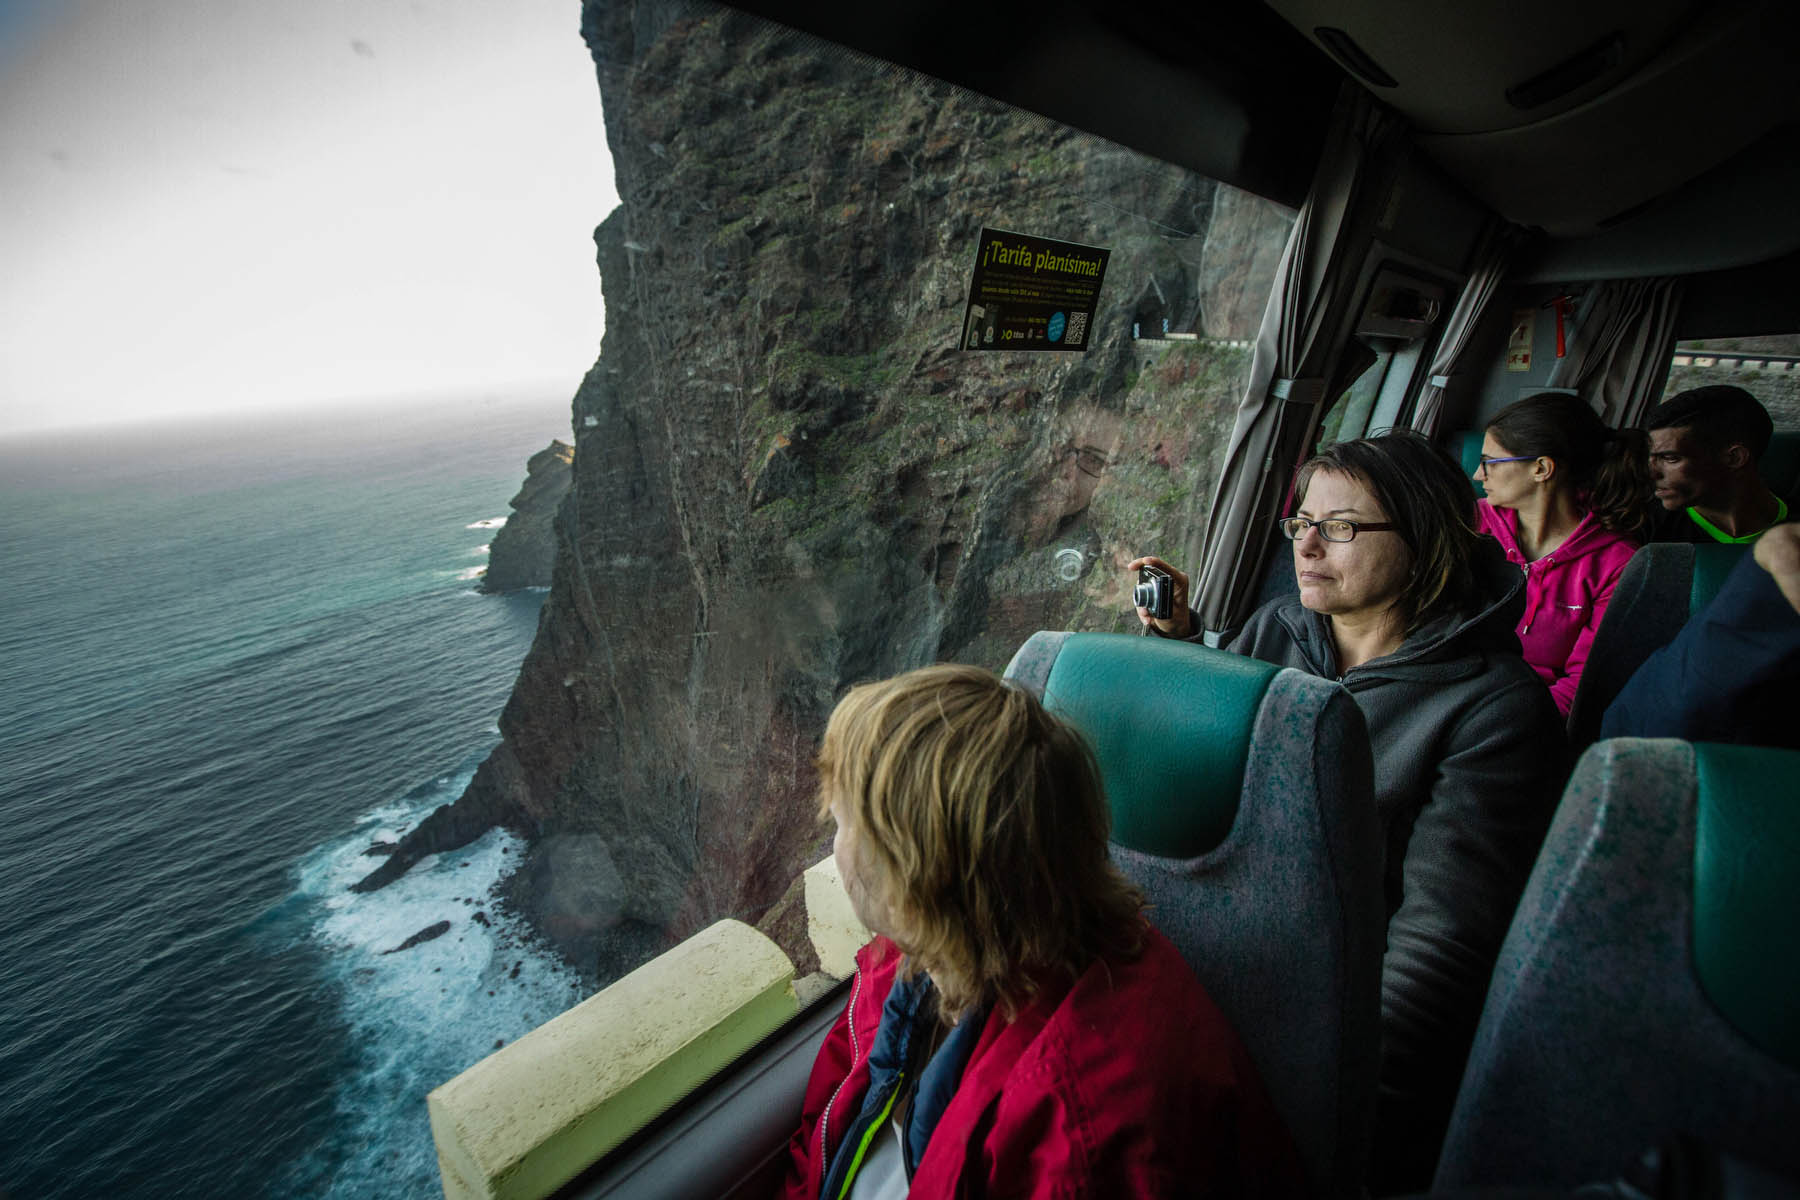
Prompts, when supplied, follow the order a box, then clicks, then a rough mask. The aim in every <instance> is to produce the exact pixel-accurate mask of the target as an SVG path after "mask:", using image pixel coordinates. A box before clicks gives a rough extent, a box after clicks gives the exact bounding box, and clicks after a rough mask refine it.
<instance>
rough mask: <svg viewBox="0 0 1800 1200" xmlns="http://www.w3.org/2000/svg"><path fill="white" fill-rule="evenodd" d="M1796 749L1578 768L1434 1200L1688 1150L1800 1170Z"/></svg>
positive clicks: (1580, 1177)
mask: <svg viewBox="0 0 1800 1200" xmlns="http://www.w3.org/2000/svg"><path fill="white" fill-rule="evenodd" d="M1797 776H1800V752H1796V751H1792V750H1776V749H1767V748H1762V747H1749V746H1716V745H1708V744H1705V743H1701V744H1698V745H1690V744H1689V743H1687V742H1681V741H1675V740H1673V739H1655V740H1651V739H1635V738H1617V739H1614V740H1611V741H1605V742H1601V743H1600V744H1598V745H1596V746H1594V747H1593V748H1592V749H1590V750H1589V751H1588V752H1587V754H1586V755H1584V756H1583V758H1582V760H1581V762H1580V764H1579V765H1578V766H1577V767H1576V770H1575V774H1574V776H1573V778H1572V779H1571V780H1570V782H1569V787H1568V789H1567V791H1566V792H1565V793H1564V795H1563V801H1562V807H1561V808H1560V809H1559V810H1558V811H1557V814H1556V820H1555V822H1554V823H1553V825H1552V827H1551V830H1550V834H1549V837H1548V838H1547V839H1546V840H1545V842H1544V848H1543V851H1542V853H1540V854H1539V856H1538V861H1537V866H1536V868H1535V870H1534V871H1533V872H1532V876H1531V881H1530V883H1529V884H1528V885H1527V886H1526V889H1525V895H1524V898H1523V899H1522V900H1521V902H1520V904H1519V909H1518V912H1517V914H1516V915H1515V916H1514V918H1513V923H1512V928H1511V929H1510V931H1509V932H1508V934H1507V938H1506V942H1505V944H1504V945H1503V946H1502V948H1501V951H1500V958H1499V962H1498V965H1497V966H1496V967H1495V970H1494V978H1493V983H1492V984H1491V986H1490V987H1489V989H1488V996H1487V1005H1486V1007H1485V1008H1484V1010H1483V1012H1482V1018H1481V1025H1480V1028H1479V1030H1478V1032H1477V1034H1476V1038H1475V1045H1474V1049H1473V1050H1472V1051H1471V1053H1470V1056H1469V1065H1468V1069H1467V1072H1466V1074H1465V1075H1464V1076H1463V1085H1462V1091H1461V1093H1460V1094H1459V1095H1458V1097H1457V1104H1456V1110H1455V1113H1454V1114H1453V1116H1452V1117H1451V1121H1450V1131H1449V1136H1448V1138H1447V1139H1446V1141H1445V1144H1444V1152H1443V1156H1442V1158H1441V1159H1440V1160H1439V1162H1438V1170H1437V1178H1436V1182H1435V1186H1434V1189H1433V1190H1434V1191H1446V1190H1450V1189H1457V1188H1462V1189H1471V1190H1475V1189H1486V1188H1498V1187H1503V1186H1504V1187H1536V1188H1557V1189H1561V1188H1569V1187H1573V1186H1575V1185H1578V1184H1582V1183H1586V1182H1589V1181H1592V1180H1597V1179H1609V1178H1612V1177H1613V1174H1614V1173H1615V1172H1616V1171H1617V1170H1618V1168H1619V1167H1620V1166H1621V1165H1622V1164H1624V1163H1625V1162H1626V1161H1627V1160H1628V1159H1629V1158H1630V1157H1632V1156H1634V1155H1635V1154H1636V1153H1637V1152H1639V1151H1641V1150H1642V1149H1644V1148H1645V1147H1646V1146H1650V1145H1652V1144H1654V1143H1656V1142H1658V1141H1660V1140H1661V1139H1663V1138H1664V1137H1665V1136H1667V1135H1670V1134H1674V1133H1682V1134H1687V1135H1691V1136H1693V1137H1697V1138H1699V1139H1701V1140H1702V1141H1704V1142H1709V1143H1712V1144H1715V1145H1717V1146H1718V1147H1719V1148H1720V1149H1721V1150H1724V1151H1726V1152H1729V1153H1734V1154H1738V1155H1741V1156H1742V1157H1743V1158H1745V1159H1746V1160H1748V1161H1752V1162H1759V1163H1761V1164H1763V1165H1764V1166H1767V1167H1770V1168H1773V1169H1775V1170H1777V1171H1784V1172H1787V1173H1789V1174H1792V1173H1795V1172H1800V1139H1797V1138H1795V1137H1794V1136H1793V1135H1794V1131H1795V1130H1796V1129H1800V1020H1797V1019H1796V1016H1795V1012H1796V1010H1795V1008H1794V997H1795V995H1797V994H1800V927H1797V926H1796V924H1795V922H1794V915H1795V913H1796V912H1800V806H1796V805H1795V804H1794V786H1793V780H1794V779H1795V778H1796V777H1797Z"/></svg>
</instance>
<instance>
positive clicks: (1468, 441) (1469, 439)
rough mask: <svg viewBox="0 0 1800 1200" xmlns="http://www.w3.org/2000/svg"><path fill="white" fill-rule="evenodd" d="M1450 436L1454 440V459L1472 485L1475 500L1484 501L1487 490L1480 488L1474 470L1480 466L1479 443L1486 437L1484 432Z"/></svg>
mask: <svg viewBox="0 0 1800 1200" xmlns="http://www.w3.org/2000/svg"><path fill="white" fill-rule="evenodd" d="M1451 436H1452V437H1454V438H1455V439H1456V440H1455V443H1454V446H1455V449H1456V457H1457V458H1458V460H1460V461H1461V463H1462V469H1463V474H1464V475H1467V476H1468V477H1469V482H1470V483H1471V484H1473V485H1474V488H1475V498H1476V499H1478V500H1485V499H1486V498H1487V489H1486V488H1484V487H1482V486H1481V481H1480V480H1479V479H1476V478H1475V468H1476V467H1479V466H1480V465H1481V441H1482V438H1483V437H1485V436H1486V431H1484V430H1480V429H1471V430H1469V431H1468V432H1467V433H1458V434H1452V435H1451Z"/></svg>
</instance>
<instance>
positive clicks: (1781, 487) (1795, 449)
mask: <svg viewBox="0 0 1800 1200" xmlns="http://www.w3.org/2000/svg"><path fill="white" fill-rule="evenodd" d="M1756 470H1757V473H1758V474H1760V475H1761V476H1762V478H1763V482H1764V483H1766V484H1767V485H1768V486H1769V490H1770V491H1772V492H1774V493H1775V494H1776V495H1777V496H1787V497H1792V496H1793V494H1794V491H1795V489H1796V488H1800V433H1778V434H1775V435H1774V436H1773V437H1771V438H1770V439H1769V448H1768V449H1767V450H1764V451H1763V456H1762V458H1760V459H1758V460H1757V463H1756Z"/></svg>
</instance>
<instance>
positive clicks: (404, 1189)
mask: <svg viewBox="0 0 1800 1200" xmlns="http://www.w3.org/2000/svg"><path fill="white" fill-rule="evenodd" d="M468 779H469V776H468V775H467V774H464V775H462V776H460V777H457V778H454V779H448V778H447V779H445V780H442V781H439V787H438V788H434V789H432V793H431V794H429V795H426V796H424V797H422V798H420V799H419V800H418V801H416V802H414V803H411V804H404V805H396V804H389V805H385V806H383V807H381V808H377V809H375V810H373V811H371V812H369V813H368V814H366V815H365V816H364V817H363V818H362V820H361V821H360V822H358V824H357V827H356V830H355V831H354V832H353V833H352V834H351V835H350V836H349V837H346V838H344V839H343V840H341V841H338V842H335V843H332V844H331V845H328V846H324V847H322V848H320V849H319V850H318V851H316V852H314V853H313V854H312V855H311V856H310V857H309V858H307V859H306V860H305V861H304V862H302V864H301V866H300V879H299V888H298V892H299V895H300V896H301V897H302V899H303V900H304V901H305V903H306V904H307V907H308V909H309V912H310V914H311V915H310V927H311V937H312V938H313V939H314V940H315V941H316V942H317V943H318V944H319V945H320V946H321V947H322V948H323V949H324V951H325V957H326V961H327V963H328V964H329V965H328V968H327V979H326V986H327V987H328V988H330V989H331V990H332V992H333V993H335V995H336V997H337V999H338V1001H339V1003H340V1005H341V1009H342V1014H343V1019H344V1022H345V1025H346V1026H347V1028H348V1030H349V1037H350V1041H351V1045H352V1047H353V1049H354V1054H355V1065H354V1067H353V1068H352V1070H351V1071H350V1073H349V1074H348V1075H347V1076H346V1077H344V1078H343V1079H341V1080H340V1081H339V1090H338V1095H337V1097H336V1099H335V1107H336V1109H337V1112H338V1129H337V1131H336V1134H335V1135H334V1137H333V1139H332V1144H331V1145H329V1146H324V1147H320V1148H319V1149H318V1150H317V1151H316V1152H315V1153H314V1154H312V1155H311V1156H309V1157H308V1159H307V1160H305V1161H303V1162H301V1163H297V1164H295V1165H294V1168H293V1172H292V1174H293V1178H292V1179H290V1180H287V1181H285V1184H284V1189H287V1190H291V1191H292V1192H293V1194H299V1193H301V1192H305V1193H308V1194H325V1195H344V1196H365V1195H425V1194H428V1193H430V1192H433V1191H435V1190H437V1188H438V1186H439V1184H438V1176H437V1160H436V1156H435V1152H434V1150H433V1147H432V1141H431V1131H430V1127H429V1125H428V1124H427V1121H426V1118H425V1103H424V1101H425V1093H426V1092H428V1091H430V1090H431V1089H432V1088H434V1087H436V1086H437V1085H438V1084H440V1083H443V1082H444V1081H446V1080H448V1079H450V1078H452V1077H453V1076H455V1075H456V1074H458V1073H460V1072H461V1071H463V1070H464V1069H465V1068H467V1067H468V1066H470V1065H471V1064H473V1063H475V1062H477V1061H479V1060H480V1059H481V1058H483V1057H484V1056H486V1055H488V1054H490V1053H492V1052H493V1050H494V1048H495V1044H496V1042H511V1041H513V1040H514V1039H515V1038H518V1037H520V1036H522V1035H523V1034H525V1033H526V1032H528V1031H529V1030H531V1029H534V1028H536V1027H537V1026H538V1025H541V1024H543V1023H544V1022H545V1021H547V1020H549V1019H550V1018H551V1017H553V1016H555V1015H556V1014H557V1013H559V1012H561V1011H563V1010H564V1009H566V1008H568V1007H569V1006H570V1005H571V1004H574V1003H575V1002H576V1001H577V1000H579V999H581V992H580V990H579V980H578V979H577V977H576V975H575V973H574V972H573V971H571V970H569V969H568V967H567V966H565V965H564V964H563V963H562V962H561V961H560V960H557V959H556V958H554V956H552V955H550V954H548V953H546V952H543V951H541V950H538V949H535V948H533V947H532V946H531V944H530V943H529V942H528V941H527V940H526V937H525V930H524V929H523V928H522V927H521V924H520V923H519V922H518V921H517V920H516V919H514V918H509V917H506V916H504V915H503V914H501V913H500V912H498V911H497V910H496V909H495V907H494V905H493V900H492V896H491V892H492V889H493V888H494V887H495V885H496V884H497V883H499V882H500V881H501V880H502V879H503V878H505V876H506V875H507V874H508V873H510V872H511V871H512V870H513V869H514V868H515V867H517V866H518V864H519V863H520V861H521V860H522V856H523V851H524V844H523V843H522V842H521V841H520V840H519V839H518V838H516V837H514V836H512V835H511V834H507V833H504V832H501V831H493V832H490V833H488V834H487V835H486V836H484V837H482V838H481V839H480V840H478V841H476V842H473V843H471V844H470V845H468V846H465V847H463V848H462V849H460V850H452V851H446V852H444V853H442V854H436V855H431V856H428V857H427V858H425V859H422V860H420V861H419V862H418V863H417V864H415V865H414V866H413V868H412V869H411V870H410V871H408V872H407V873H406V874H405V875H404V876H402V877H401V878H400V879H398V880H396V881H395V882H394V883H391V884H389V885H388V886H387V887H385V888H383V889H381V890H380V891H378V892H372V893H369V894H367V895H359V894H357V893H354V892H352V891H350V885H351V884H352V883H354V882H355V881H356V880H357V879H359V878H361V877H362V876H363V875H365V874H367V873H368V872H369V871H370V870H372V869H373V868H374V866H375V865H376V864H377V862H378V860H377V859H375V858H372V857H369V856H367V855H366V854H365V853H364V851H365V849H366V848H367V847H368V846H369V845H370V844H371V843H372V842H375V841H393V840H396V839H397V838H398V836H399V834H400V832H401V831H403V830H405V829H408V828H411V827H412V825H413V824H415V823H416V822H417V821H418V820H419V819H421V818H422V817H424V816H425V814H426V813H428V812H430V811H431V809H432V808H433V807H435V806H436V805H437V804H439V803H442V802H444V801H445V800H447V799H451V798H454V796H456V795H457V794H460V793H461V791H462V789H463V787H464V786H466V785H467V783H468ZM476 913H481V914H482V915H483V916H484V917H485V919H486V921H487V924H485V925H484V924H482V923H481V922H479V921H476V920H475V919H474V918H475V914H476ZM440 921H448V922H449V923H450V927H449V929H448V931H447V932H445V933H444V934H442V935H441V936H439V937H437V938H434V939H432V940H430V941H427V942H423V943H421V944H420V945H417V946H415V947H413V948H411V949H409V950H403V951H396V950H395V947H397V946H399V945H400V944H401V943H402V942H404V941H406V939H407V938H409V937H411V936H413V935H414V934H416V933H418V932H420V931H421V930H424V929H427V928H429V927H431V926H433V925H435V924H437V923H438V922H440ZM390 952H391V953H390Z"/></svg>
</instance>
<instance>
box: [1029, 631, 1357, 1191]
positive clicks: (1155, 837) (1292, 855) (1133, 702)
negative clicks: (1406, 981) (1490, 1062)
mask: <svg viewBox="0 0 1800 1200" xmlns="http://www.w3.org/2000/svg"><path fill="white" fill-rule="evenodd" d="M1006 676H1007V678H1008V679H1009V680H1012V681H1013V682H1014V683H1017V684H1018V685H1020V686H1022V687H1026V688H1029V689H1030V690H1031V691H1032V692H1034V693H1035V694H1037V695H1038V696H1039V697H1041V698H1042V699H1043V700H1044V703H1045V705H1046V706H1047V707H1048V708H1050V709H1051V711H1053V712H1055V713H1057V714H1058V715H1059V716H1061V717H1062V718H1063V719H1065V720H1067V721H1069V722H1070V723H1071V724H1073V725H1074V726H1075V727H1076V728H1078V729H1079V730H1081V732H1082V734H1083V735H1084V736H1085V737H1086V738H1087V740H1088V742H1089V744H1090V745H1091V746H1092V747H1093V750H1094V756H1095V758H1096V760H1097V761H1098V763H1099V766H1100V772H1101V774H1102V776H1103V777H1104V779H1105V783H1106V794H1107V800H1108V803H1109V804H1110V806H1111V808H1112V814H1113V846H1112V856H1113V862H1114V863H1115V864H1116V865H1117V866H1118V868H1119V869H1120V870H1121V871H1122V872H1124V873H1125V875H1126V876H1127V877H1129V878H1130V879H1131V880H1132V881H1133V882H1134V883H1136V884H1137V885H1138V886H1139V887H1140V888H1142V889H1143V892H1144V896H1145V900H1146V902H1147V905H1148V912H1149V914H1150V919H1151V920H1152V921H1153V922H1154V923H1155V925H1156V927H1157V928H1158V929H1159V930H1161V931H1162V932H1163V934H1165V935H1166V936H1167V937H1168V939H1169V940H1170V941H1171V942H1173V943H1174V944H1175V946H1176V948H1177V949H1179V950H1180V951H1181V954H1182V957H1183V958H1185V959H1186V960H1187V962H1188V965H1190V966H1191V967H1193V968H1194V973H1195V974H1196V975H1198V976H1199V977H1200V981H1201V982H1202V983H1203V984H1205V985H1206V990H1207V992H1208V994H1210V995H1211V996H1212V998H1213V1000H1214V1002H1215V1003H1217V1004H1218V1006H1219V1008H1220V1009H1221V1010H1222V1011H1223V1012H1224V1013H1225V1015H1226V1017H1228V1018H1229V1019H1230V1021H1231V1023H1232V1026H1233V1028H1235V1029H1236V1030H1237V1032H1238V1036H1239V1037H1240V1038H1241V1039H1242V1040H1243V1043H1244V1048H1245V1049H1246V1050H1248V1051H1249V1053H1250V1057H1251V1059H1252V1061H1254V1062H1255V1063H1256V1066H1257V1070H1258V1072H1259V1073H1260V1074H1261V1076H1262V1079H1263V1083H1264V1084H1265V1085H1266V1086H1267V1087H1268V1090H1269V1096H1270V1098H1271V1099H1272V1100H1273V1101H1274V1102H1275V1107H1276V1109H1277V1110H1278V1111H1279V1112H1280V1113H1281V1115H1282V1117H1283V1119H1284V1120H1285V1121H1286V1123H1287V1127H1288V1129H1289V1130H1290V1131H1291V1132H1292V1133H1293V1135H1294V1140H1295V1143H1296V1144H1297V1146H1298V1147H1299V1150H1300V1154H1301V1158H1302V1160H1303V1161H1304V1162H1305V1164H1306V1167H1307V1171H1308V1173H1309V1175H1310V1177H1311V1181H1312V1189H1311V1190H1312V1192H1313V1193H1314V1194H1316V1195H1321V1196H1341V1197H1346V1198H1349V1197H1355V1196H1358V1195H1359V1194H1360V1191H1361V1188H1362V1178H1363V1173H1364V1165H1365V1163H1366V1161H1367V1157H1368V1137H1369V1126H1368V1120H1369V1114H1370V1111H1371V1110H1372V1108H1373V1105H1374V1098H1375V1083H1376V1070H1377V1066H1378V1062H1377V1058H1378V1048H1379V1045H1380V1028H1379V1021H1380V992H1381V954H1382V948H1383V943H1384V938H1385V933H1386V913H1385V909H1384V907H1383V901H1382V890H1381V839H1380V833H1379V830H1378V826H1377V824H1376V818H1375V802H1374V785H1373V766H1372V764H1371V761H1370V750H1369V735H1368V729H1367V727H1366V726H1365V724H1364V723H1363V718H1362V712H1361V710H1360V709H1358V708H1357V707H1356V703H1355V701H1353V700H1352V699H1351V698H1350V694H1349V693H1348V692H1346V691H1345V690H1344V689H1343V688H1342V687H1341V686H1339V685H1338V684H1336V683H1333V682H1330V681H1328V680H1324V679H1319V678H1317V677H1315V676H1312V675H1307V674H1304V673H1302V672H1300V671H1294V670H1278V669H1276V668H1275V667H1272V666H1269V665H1268V664H1266V663H1262V662H1258V661H1256V660H1254V659H1246V658H1240V657H1238V656H1236V655H1232V654H1227V653H1225V652H1224V651H1222V650H1209V649H1207V648H1205V647H1203V646H1195V645H1190V644H1188V643H1185V642H1173V641H1164V640H1162V639H1160V638H1154V637H1125V636H1121V635H1118V634H1101V633H1038V634H1035V635H1033V636H1032V638H1031V639H1030V640H1029V641H1027V642H1026V643H1025V645H1024V646H1022V647H1020V649H1019V652H1018V653H1017V654H1015V655H1014V656H1013V660H1012V663H1011V665H1010V666H1008V667H1007V669H1006Z"/></svg>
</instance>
